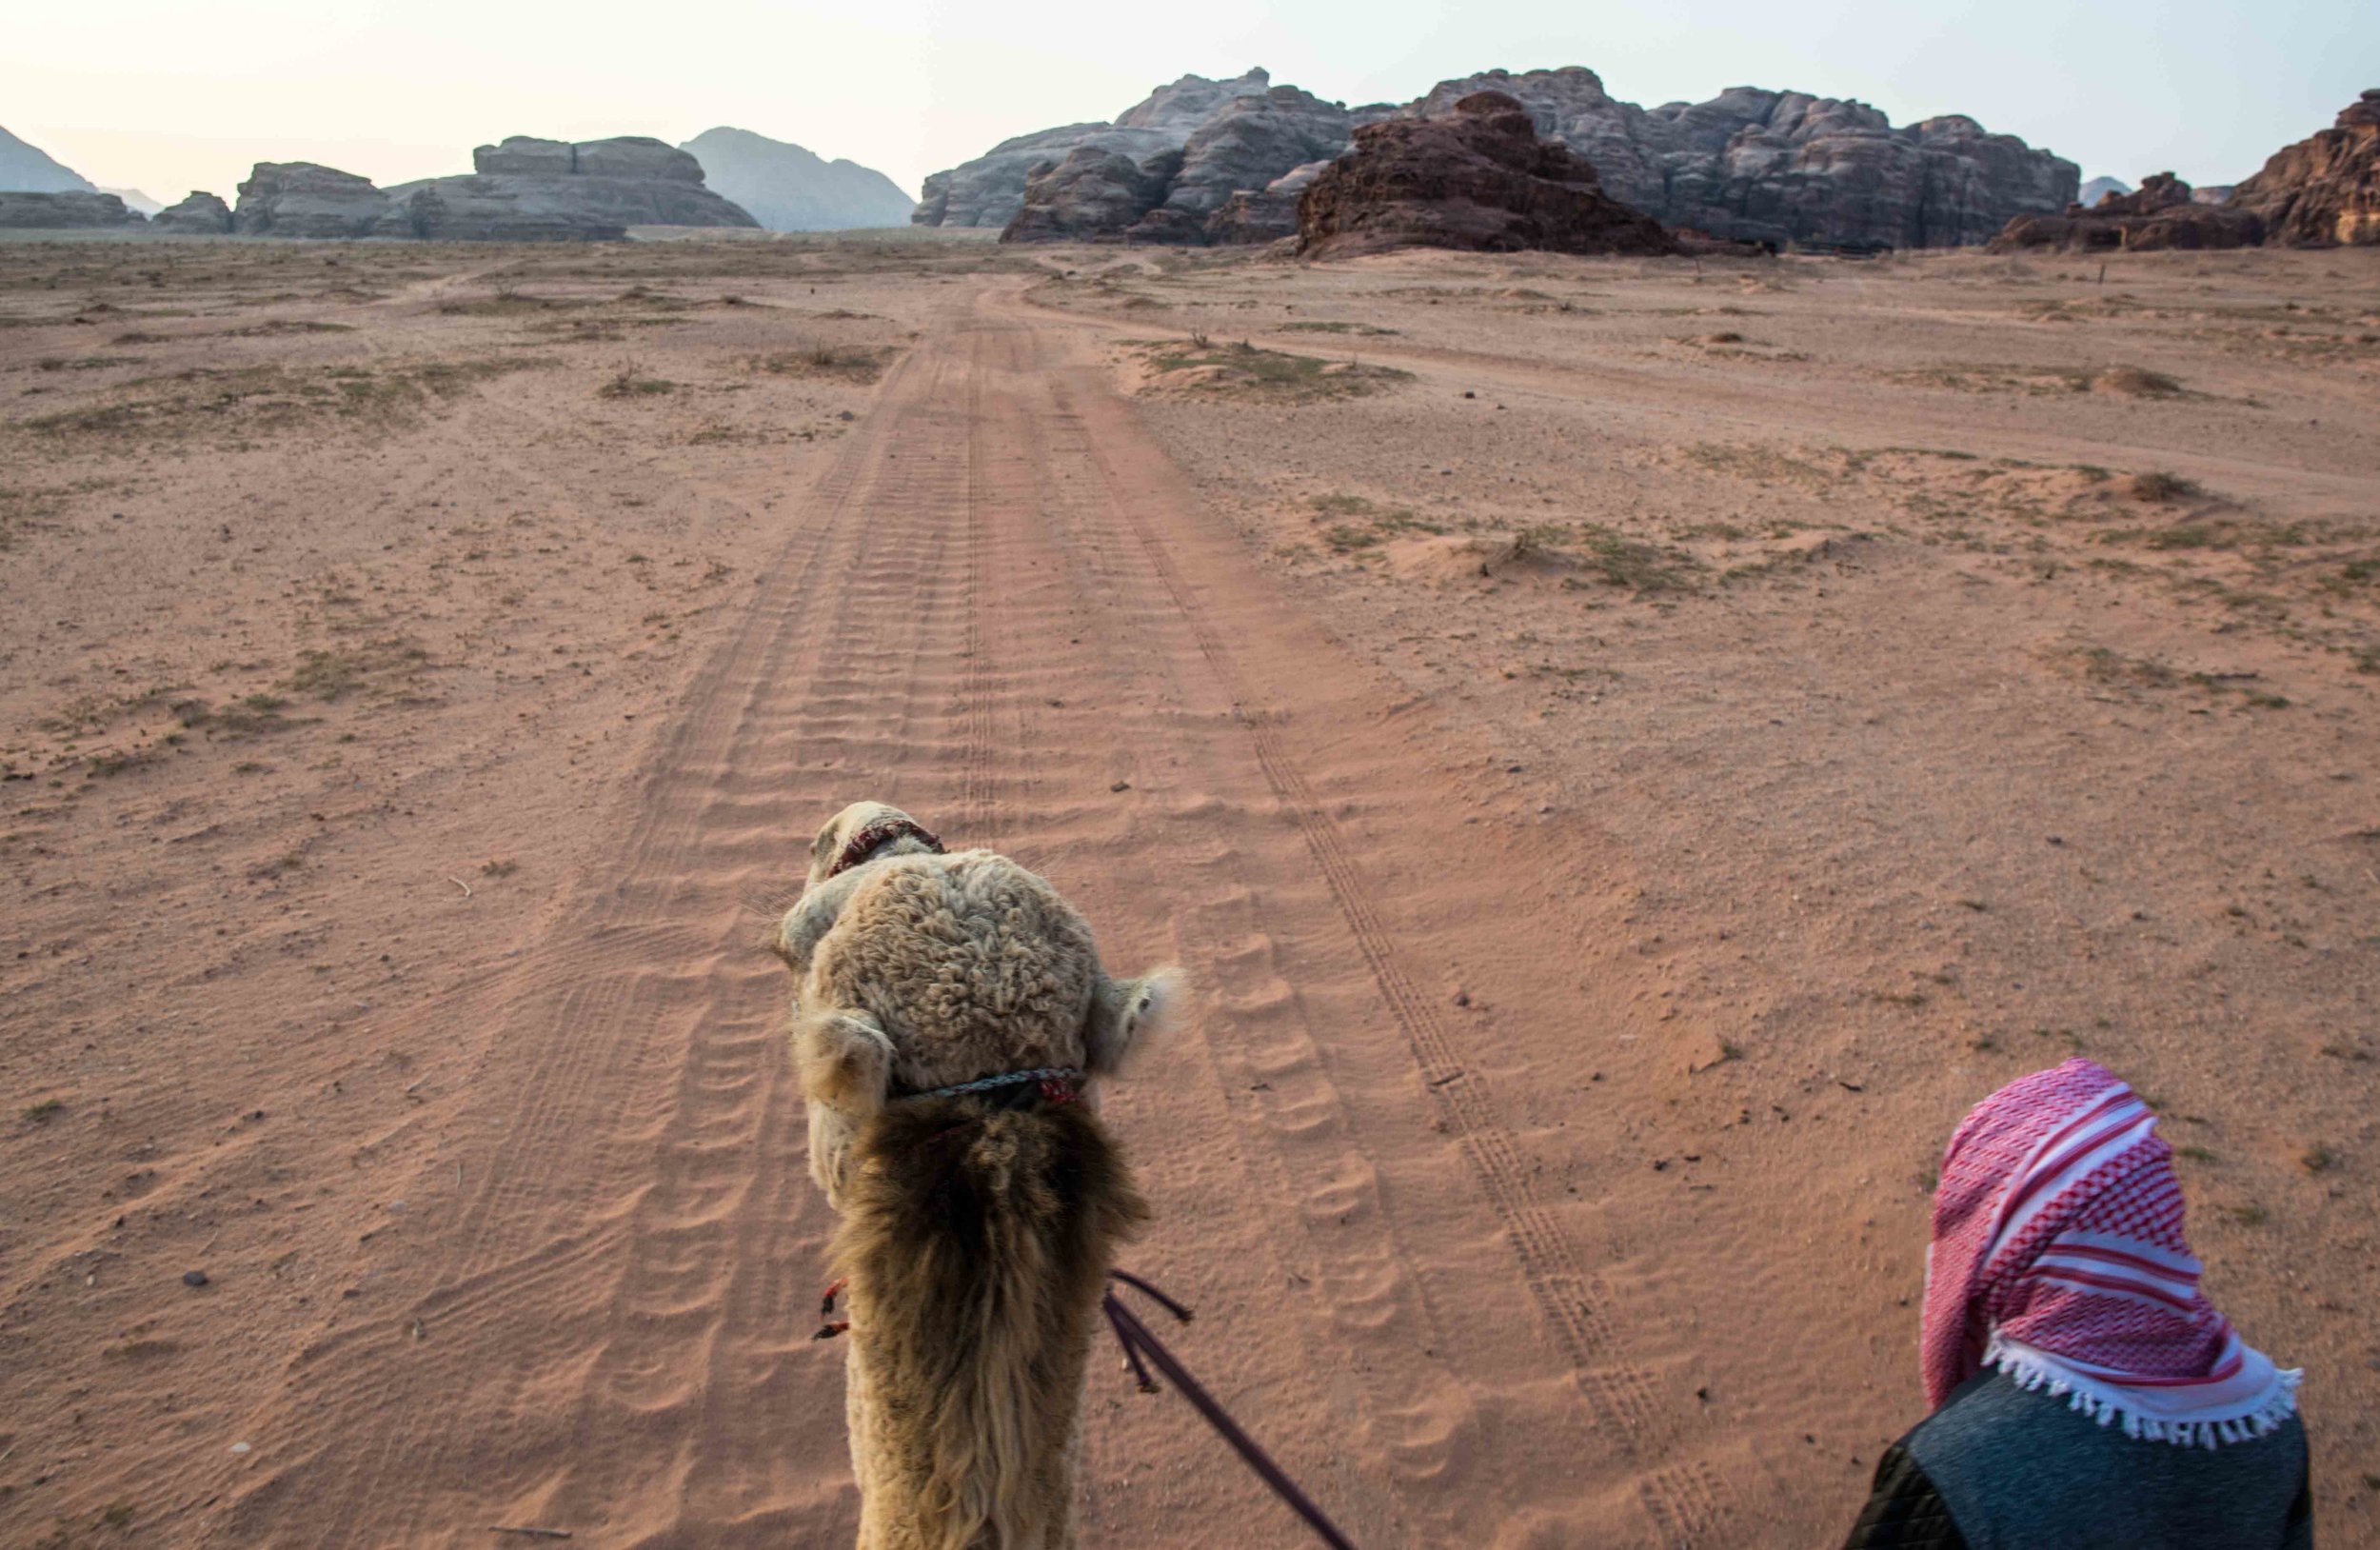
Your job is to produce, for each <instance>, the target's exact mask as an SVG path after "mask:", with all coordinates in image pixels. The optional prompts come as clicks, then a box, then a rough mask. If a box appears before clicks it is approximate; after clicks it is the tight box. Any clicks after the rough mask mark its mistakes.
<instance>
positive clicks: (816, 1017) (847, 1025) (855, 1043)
mask: <svg viewBox="0 0 2380 1550" xmlns="http://www.w3.org/2000/svg"><path fill="white" fill-rule="evenodd" d="M793 1064H794V1069H795V1071H797V1072H798V1073H799V1074H800V1075H801V1078H802V1096H803V1097H804V1098H806V1099H808V1100H809V1101H810V1102H811V1103H823V1104H825V1105H826V1106H827V1107H828V1108H831V1109H835V1110H838V1111H839V1112H841V1113H843V1114H847V1115H849V1116H851V1117H852V1118H854V1119H864V1118H865V1117H867V1116H868V1115H870V1114H873V1113H875V1112H876V1111H877V1110H878V1109H880V1108H883V1106H884V1093H885V1089H886V1088H887V1087H888V1086H889V1085H890V1083H891V1082H892V1067H893V1047H892V1041H891V1040H889V1039H887V1038H885V1037H884V1030H883V1028H882V1027H880V1026H878V1025H877V1022H876V1020H875V1019H874V1018H872V1017H870V1016H868V1015H867V1014H866V1013H865V1012H849V1011H843V1010H842V1009H840V1008H836V1007H828V1008H825V1009H823V1010H821V1011H816V1012H803V1013H801V1014H800V1015H798V1016H797V1017H796V1018H795V1020H794V1024H793Z"/></svg>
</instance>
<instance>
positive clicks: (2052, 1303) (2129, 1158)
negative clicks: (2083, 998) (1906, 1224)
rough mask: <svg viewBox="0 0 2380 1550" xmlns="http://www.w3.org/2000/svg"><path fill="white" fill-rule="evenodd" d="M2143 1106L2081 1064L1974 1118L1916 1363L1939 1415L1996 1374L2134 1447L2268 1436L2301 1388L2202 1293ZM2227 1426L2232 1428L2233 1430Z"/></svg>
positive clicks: (1959, 1141) (1936, 1244)
mask: <svg viewBox="0 0 2380 1550" xmlns="http://www.w3.org/2000/svg"><path fill="white" fill-rule="evenodd" d="M2156 1126H2157V1119H2156V1116H2155V1115H2154V1114H2153V1113H2152V1112H2151V1111H2150V1108H2149V1105H2148V1104H2146V1103H2142V1102H2141V1101H2140V1099H2139V1098H2138V1097H2137V1096H2136V1095H2135V1094H2134V1093H2133V1092H2132V1089H2131V1088H2130V1087H2128V1086H2126V1085H2125V1084H2124V1083H2122V1082H2120V1081H2118V1080H2117V1079H2116V1078H2115V1076H2114V1075H2113V1074H2112V1072H2110V1071H2108V1070H2107V1069H2106V1068H2104V1067H2102V1066H2100V1065H2097V1064H2095V1063H2092V1062H2091V1061H2086V1060H2079V1059H2077V1060H2071V1061H2068V1062H2067V1063H2065V1064H2063V1065H2060V1066H2058V1067H2056V1068H2055V1069H2053V1070H2049V1071H2036V1072H2034V1073H2033V1075H2031V1076H2028V1077H2022V1078H2019V1079H2018V1080H2017V1081H2015V1082H2012V1083H2009V1084H2008V1085H2007V1086H2005V1087H2003V1088H2001V1089H2000V1090H1999V1091H1998V1092H1995V1093H1993V1095H1992V1096H1991V1097H1989V1098H1987V1099H1985V1100H1984V1101H1983V1102H1982V1103H1978V1104H1976V1105H1975V1107H1974V1109H1973V1111H1972V1112H1971V1113H1969V1114H1968V1116H1967V1118H1966V1119H1965V1120H1964V1121H1963V1122H1961V1123H1960V1124H1959V1126H1958V1129H1957V1130H1956V1131H1955V1132H1954V1134H1953V1135H1952V1137H1951V1142H1950V1145H1949V1147H1948V1149H1946V1150H1945V1151H1944V1153H1943V1156H1942V1174H1941V1182H1940V1184H1939V1185H1938V1186H1937V1187H1936V1189H1935V1191H1934V1238H1933V1242H1932V1245H1931V1246H1930V1247H1929V1249H1928V1250H1927V1268H1926V1302H1925V1320H1924V1327H1923V1330H1922V1333H1921V1334H1920V1336H1919V1361H1920V1363H1921V1365H1922V1366H1923V1369H1924V1374H1925V1381H1926V1395H1927V1398H1928V1399H1929V1400H1930V1401H1932V1402H1933V1403H1934V1404H1936V1405H1939V1404H1941V1403H1942V1402H1943V1401H1945V1400H1946V1399H1948V1398H1949V1397H1950V1394H1951V1392H1952V1390H1954V1389H1955V1388H1956V1387H1957V1386H1958V1385H1959V1384H1960V1383H1962V1382H1964V1381H1966V1380H1967V1379H1969V1378H1971V1377H1973V1376H1974V1374H1975V1373H1976V1372H1977V1371H1979V1370H1980V1369H1981V1368H1982V1367H1983V1366H1984V1365H1985V1364H1986V1363H1990V1364H1993V1365H1994V1366H1997V1367H1999V1368H2000V1369H2001V1370H2002V1371H2004V1372H2008V1373H2011V1374H2012V1375H2013V1376H2015V1377H2016V1378H2017V1379H2018V1380H2019V1381H2024V1382H2025V1383H2026V1384H2027V1385H2028V1386H2035V1387H2037V1386H2043V1385H2047V1386H2049V1387H2051V1388H2052V1389H2053V1392H2057V1393H2061V1394H2065V1393H2072V1394H2073V1396H2074V1397H2075V1401H2074V1402H2075V1403H2076V1405H2077V1407H2078V1408H2084V1409H2089V1410H2091V1411H2092V1413H2094V1414H2098V1415H2100V1416H2102V1418H2103V1419H2114V1418H2115V1417H2118V1416H2120V1417H2122V1418H2123V1419H2124V1421H2125V1424H2126V1427H2127V1429H2128V1430H2130V1431H2132V1433H2133V1435H2135V1436H2144V1435H2145V1436H2172V1437H2173V1438H2174V1439H2175V1440H2177V1441H2195V1440H2202V1439H2204V1440H2212V1438H2213V1437H2214V1436H2215V1435H2217V1434H2218V1433H2219V1434H2220V1435H2221V1436H2223V1437H2229V1436H2232V1435H2235V1434H2239V1433H2242V1432H2243V1431H2244V1432H2254V1431H2262V1430H2266V1429H2269V1426H2270V1424H2271V1421H2272V1420H2273V1418H2274V1417H2276V1416H2284V1415H2286V1414H2287V1413H2288V1412H2289V1410H2290V1408H2291V1404H2292V1401H2291V1399H2290V1391H2291V1389H2293V1388H2294V1386H2295V1381H2296V1380H2295V1375H2293V1374H2285V1373H2277V1372H2276V1371H2275V1369H2274V1368H2273V1367H2272V1364H2271V1362H2270V1361H2265V1359H2264V1358H2263V1357H2261V1356H2260V1355H2258V1354H2257V1353H2255V1352H2254V1351H2252V1350H2249V1349H2248V1348H2247V1347H2246V1346H2244V1345H2243V1344H2242V1342H2241V1341H2240V1339H2239V1337H2238V1336H2237V1335H2236V1334H2235V1333H2233V1331H2232V1329H2231V1323H2230V1322H2229V1321H2227V1320H2225V1319H2224V1317H2223V1316H2222V1315H2221V1314H2220V1313H2218V1312H2216V1311H2215V1308H2214V1306H2213V1304H2212V1303H2211V1302H2208V1301H2207V1298H2206V1295H2205V1294H2204V1293H2203V1292H2201V1291H2200V1290H2199V1287H2198V1275H2199V1270H2200V1265H2199V1262H2198V1261H2197V1260H2196V1259H2195V1258H2194V1257H2192V1254H2191V1252H2190V1244H2189V1242H2188V1240H2187V1239H2186V1238H2185V1237H2184V1235H2183V1230H2182V1227H2183V1204H2182V1191H2181V1184H2180V1182H2179V1181H2178V1180H2177V1179H2176V1178H2175V1177H2174V1174H2173V1150H2172V1147H2170V1146H2168V1145H2167V1144H2166V1143H2165V1141H2164V1139H2163V1138H2161V1137H2160V1136H2158V1135H2157V1133H2156ZM2227 1428H2228V1429H2227Z"/></svg>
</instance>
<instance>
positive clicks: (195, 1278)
mask: <svg viewBox="0 0 2380 1550" xmlns="http://www.w3.org/2000/svg"><path fill="white" fill-rule="evenodd" d="M182 1284H183V1285H185V1286H204V1285H206V1284H207V1272H206V1271H204V1270H185V1271H183V1272H182Z"/></svg>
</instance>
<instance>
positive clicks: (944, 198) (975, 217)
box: [910, 70, 1272, 228]
mask: <svg viewBox="0 0 2380 1550" xmlns="http://www.w3.org/2000/svg"><path fill="white" fill-rule="evenodd" d="M1271 84H1272V77H1271V76H1269V75H1267V74H1266V73H1265V72H1264V71H1263V70H1250V71H1248V73H1247V74H1245V75H1242V76H1240V77H1239V78H1238V79H1236V80H1230V81H1210V80H1208V79H1207V78H1206V77H1204V76H1202V75H1185V76H1183V77H1182V78H1181V79H1180V80H1178V81H1176V82H1174V83H1173V84H1172V85H1170V86H1161V87H1159V88H1158V89H1156V90H1155V91H1153V92H1151V93H1149V95H1148V97H1147V98H1146V99H1145V100H1143V101H1141V102H1140V103H1137V104H1135V105H1134V106H1133V107H1131V108H1128V109H1124V111H1122V112H1121V113H1120V114H1118V115H1117V116H1116V119H1115V121H1114V122H1113V123H1107V124H1068V125H1064V126H1062V127H1061V128H1059V129H1041V130H1037V131H1036V132H1034V133H1032V134H1022V135H1019V136H1017V137H1016V138H1015V139H1013V140H1003V141H1002V142H1001V143H1000V144H999V145H996V146H994V147H993V148H992V149H989V150H987V151H985V152H984V153H983V154H982V155H981V156H978V157H977V158H975V160H973V161H971V162H962V163H961V164H960V165H959V166H957V167H954V168H952V169H950V170H948V171H946V172H937V173H935V174H934V175H933V176H932V177H929V178H927V179H926V180H925V187H924V189H923V190H922V191H923V195H924V197H923V198H922V200H921V201H920V202H919V204H918V208H917V212H916V213H915V214H914V215H912V216H910V219H911V220H912V221H914V222H916V223H917V224H918V225H920V226H993V227H1002V228H1005V227H1006V226H1007V225H1008V223H1009V222H1011V221H1013V220H1015V219H1016V218H1017V213H1018V211H1020V210H1021V209H1023V208H1024V186H1025V183H1026V182H1027V180H1028V179H1030V178H1031V177H1032V175H1033V173H1034V172H1035V171H1036V170H1038V169H1041V167H1042V166H1043V165H1044V164H1047V165H1051V166H1055V165H1056V164H1058V163H1060V162H1062V161H1064V160H1065V159H1066V158H1067V157H1068V156H1070V155H1072V154H1073V153H1074V152H1075V151H1077V150H1086V149H1087V150H1106V151H1113V152H1115V153H1117V154H1118V155H1121V156H1124V157H1126V158H1128V159H1130V160H1131V161H1132V162H1133V163H1134V164H1135V165H1138V164H1140V163H1141V162H1145V161H1147V160H1148V159H1149V158H1151V157H1153V156H1156V155H1158V154H1160V152H1163V151H1168V150H1180V149H1182V148H1183V147H1184V146H1186V145H1188V144H1189V142H1190V136H1191V134H1192V133H1193V132H1195V131H1196V130H1197V129H1199V128H1200V126H1201V125H1203V124H1204V123H1205V122H1206V121H1207V120H1208V119H1209V118H1211V117H1213V116H1214V114H1215V112H1216V111H1217V110H1218V109H1220V108H1221V107H1223V106H1224V105H1225V104H1226V103H1229V102H1231V101H1233V100H1235V99H1237V98H1240V97H1251V96H1257V95H1259V94H1261V93H1262V92H1264V91H1265V90H1267V89H1269V88H1270V87H1271Z"/></svg>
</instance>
